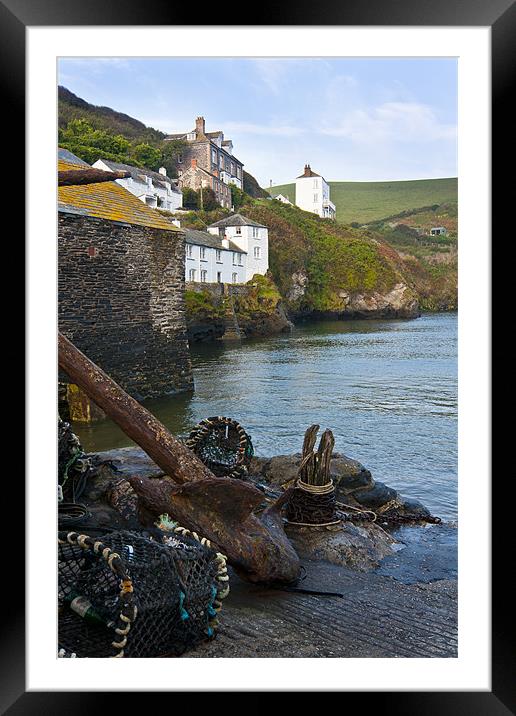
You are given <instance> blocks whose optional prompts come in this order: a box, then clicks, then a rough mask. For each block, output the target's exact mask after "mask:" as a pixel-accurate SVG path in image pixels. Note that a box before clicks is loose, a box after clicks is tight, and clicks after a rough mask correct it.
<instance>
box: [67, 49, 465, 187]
mask: <svg viewBox="0 0 516 716" xmlns="http://www.w3.org/2000/svg"><path fill="white" fill-rule="evenodd" d="M58 70H59V72H58V74H59V84H61V85H64V86H65V87H67V88H68V89H69V90H71V91H72V92H74V93H75V94H76V95H78V96H79V97H81V98H82V99H84V100H86V101H87V102H90V103H92V104H96V105H105V106H108V107H111V108H112V109H115V110H117V111H119V112H124V113H126V114H129V115H131V116H132V117H135V118H136V119H139V120H140V121H142V122H144V123H145V124H146V125H148V126H151V127H154V128H155V129H160V130H162V131H164V132H170V133H175V132H184V131H188V130H190V129H193V127H194V124H195V117H197V116H199V115H202V116H204V117H205V119H206V131H209V132H212V131H215V130H219V129H220V130H222V131H223V132H224V137H225V139H231V140H232V141H233V151H234V154H235V156H236V157H237V158H238V159H240V160H241V161H242V162H243V163H244V168H245V169H246V170H247V171H248V172H249V173H250V174H252V175H253V176H255V177H256V178H257V179H258V181H259V183H260V184H261V186H264V187H267V186H269V185H270V182H271V180H272V183H273V184H286V183H290V182H292V181H293V180H294V179H295V177H296V176H298V175H299V174H301V173H302V172H303V167H304V165H305V164H306V163H309V164H310V165H311V167H312V169H313V170H314V171H316V172H317V173H319V174H322V175H323V176H324V177H325V179H326V180H328V181H388V180H403V179H433V178H439V177H453V176H457V60H456V59H455V58H372V59H365V58H330V59H328V58H319V59H318V58H277V59H276V58H270V57H268V58H262V59H260V58H222V59H221V58H213V59H212V58H201V59H189V58H188V59H187V58H181V59H177V58H62V59H60V61H59V68H58Z"/></svg>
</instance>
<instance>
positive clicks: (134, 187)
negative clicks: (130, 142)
mask: <svg viewBox="0 0 516 716" xmlns="http://www.w3.org/2000/svg"><path fill="white" fill-rule="evenodd" d="M93 166H94V167H95V169H103V170H104V171H106V172H112V171H127V172H130V173H131V176H130V177H127V179H116V183H117V184H120V186H123V187H124V188H125V189H127V191H130V192H131V194H133V195H134V196H136V197H137V198H138V199H140V201H143V202H144V203H145V204H147V206H150V207H152V208H153V209H166V210H167V211H174V210H175V209H180V208H181V207H182V206H183V194H182V192H181V189H180V188H179V186H178V185H177V183H176V181H174V180H173V179H171V178H170V177H168V176H167V170H166V169H165V167H161V168H160V170H159V172H153V171H151V170H150V169H145V168H143V169H140V168H139V167H133V166H130V165H129V164H122V163H120V162H112V161H111V160H109V159H98V160H97V161H96V162H95V163H94V164H93Z"/></svg>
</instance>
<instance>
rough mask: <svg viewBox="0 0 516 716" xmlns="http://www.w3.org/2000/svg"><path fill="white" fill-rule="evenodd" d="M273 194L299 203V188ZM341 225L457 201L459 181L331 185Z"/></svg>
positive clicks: (287, 187) (279, 188) (283, 187)
mask: <svg viewBox="0 0 516 716" xmlns="http://www.w3.org/2000/svg"><path fill="white" fill-rule="evenodd" d="M269 191H270V193H272V194H287V196H288V197H289V198H290V200H291V201H294V199H295V195H296V192H295V185H294V184H283V185H281V186H275V187H272V188H271V189H270V190H269ZM330 191H331V194H330V196H331V200H332V201H333V203H334V204H335V206H336V207H337V221H338V222H340V223H342V224H349V223H351V222H353V221H356V222H359V223H362V224H365V223H369V222H371V221H375V220H378V219H382V218H384V217H386V216H391V215H393V214H397V213H398V212H400V211H406V210H408V209H416V208H418V207H420V206H430V205H432V204H443V203H445V202H455V201H457V179H455V178H451V179H418V180H416V181H392V182H330Z"/></svg>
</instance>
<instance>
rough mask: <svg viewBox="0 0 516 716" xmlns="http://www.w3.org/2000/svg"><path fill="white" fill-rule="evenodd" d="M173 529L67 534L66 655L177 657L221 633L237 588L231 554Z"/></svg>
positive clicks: (62, 557)
mask: <svg viewBox="0 0 516 716" xmlns="http://www.w3.org/2000/svg"><path fill="white" fill-rule="evenodd" d="M168 524H169V525H170V523H168ZM173 530H174V531H173V532H170V533H166V532H164V531H162V530H157V529H156V530H152V531H151V532H150V533H147V534H141V533H136V532H131V531H126V530H121V531H118V532H111V533H109V534H105V535H103V536H102V537H101V538H94V537H89V536H87V535H80V534H78V533H77V532H68V533H59V537H58V552H59V554H58V576H59V579H58V603H59V617H58V625H59V626H58V646H59V650H60V651H62V653H64V654H72V653H73V654H76V656H77V657H79V658H80V657H122V656H124V657H158V656H177V655H179V654H182V653H183V652H184V651H186V650H187V649H190V648H192V647H194V646H195V645H196V644H198V643H200V642H201V641H203V640H205V639H209V638H211V637H213V636H214V633H215V628H216V626H217V613H218V612H219V611H220V609H221V606H222V605H221V600H222V599H223V598H224V597H225V596H226V594H227V593H228V591H229V587H228V575H227V569H226V562H225V557H224V555H221V554H220V553H217V552H216V551H215V550H214V549H213V548H212V547H211V544H210V543H209V541H208V540H205V539H203V540H199V538H198V537H197V535H195V536H194V534H193V533H190V532H189V531H188V530H185V529H184V528H182V527H177V526H175V525H173Z"/></svg>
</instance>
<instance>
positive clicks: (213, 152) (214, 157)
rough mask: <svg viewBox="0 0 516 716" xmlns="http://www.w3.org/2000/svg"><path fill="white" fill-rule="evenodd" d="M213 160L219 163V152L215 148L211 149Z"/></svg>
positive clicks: (214, 162)
mask: <svg viewBox="0 0 516 716" xmlns="http://www.w3.org/2000/svg"><path fill="white" fill-rule="evenodd" d="M211 161H212V162H213V164H216V163H217V152H216V150H215V149H212V150H211Z"/></svg>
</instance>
